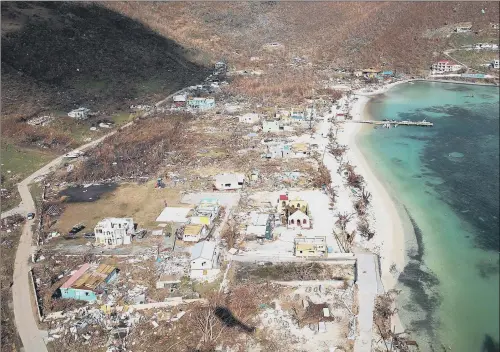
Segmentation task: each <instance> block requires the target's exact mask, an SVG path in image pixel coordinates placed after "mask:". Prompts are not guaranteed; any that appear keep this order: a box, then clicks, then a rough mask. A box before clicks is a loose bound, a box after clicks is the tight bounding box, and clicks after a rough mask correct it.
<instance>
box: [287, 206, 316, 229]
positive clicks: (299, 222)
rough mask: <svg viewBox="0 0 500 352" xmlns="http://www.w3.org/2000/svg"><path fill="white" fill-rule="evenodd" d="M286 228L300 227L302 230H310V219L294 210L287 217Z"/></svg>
mask: <svg viewBox="0 0 500 352" xmlns="http://www.w3.org/2000/svg"><path fill="white" fill-rule="evenodd" d="M288 227H292V228H293V227H300V228H302V229H310V228H311V219H310V218H309V216H307V215H306V214H305V213H303V212H302V211H300V210H296V211H295V212H294V213H293V214H292V215H290V216H289V217H288Z"/></svg>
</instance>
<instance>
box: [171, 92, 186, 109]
mask: <svg viewBox="0 0 500 352" xmlns="http://www.w3.org/2000/svg"><path fill="white" fill-rule="evenodd" d="M173 100H174V105H175V106H176V107H182V106H186V100H187V97H186V95H184V94H179V95H175V96H174V99H173Z"/></svg>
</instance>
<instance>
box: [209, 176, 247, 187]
mask: <svg viewBox="0 0 500 352" xmlns="http://www.w3.org/2000/svg"><path fill="white" fill-rule="evenodd" d="M244 183H245V175H243V174H239V173H235V174H219V175H217V176H215V182H214V188H215V189H218V190H232V189H240V188H243V184H244Z"/></svg>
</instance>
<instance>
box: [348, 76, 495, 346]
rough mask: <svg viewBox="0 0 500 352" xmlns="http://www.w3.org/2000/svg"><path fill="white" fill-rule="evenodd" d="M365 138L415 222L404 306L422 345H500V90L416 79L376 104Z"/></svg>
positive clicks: (402, 284) (366, 149) (403, 281)
mask: <svg viewBox="0 0 500 352" xmlns="http://www.w3.org/2000/svg"><path fill="white" fill-rule="evenodd" d="M367 112H368V113H369V114H370V115H371V118H373V119H379V120H382V119H397V120H415V121H416V120H422V119H424V118H426V119H427V120H428V121H432V122H434V127H432V128H425V127H403V126H399V127H397V128H391V129H385V128H377V129H374V128H366V129H363V130H362V131H361V132H360V133H359V134H358V135H357V137H356V139H357V143H358V145H359V147H360V149H361V151H362V153H363V154H364V155H365V157H366V159H367V160H368V163H369V164H370V166H371V167H372V169H373V171H374V172H375V174H376V175H377V176H378V177H379V178H380V179H381V181H382V182H383V183H384V184H385V186H386V188H388V191H389V193H391V195H392V196H393V198H394V199H395V200H396V202H397V204H398V206H399V208H400V209H401V213H402V214H403V215H404V217H406V219H407V220H408V221H409V223H410V224H411V225H412V226H410V228H413V231H412V232H411V233H409V234H405V241H406V246H407V254H408V262H407V265H406V267H405V268H404V270H402V272H401V273H400V275H399V284H398V287H397V288H398V289H401V290H402V293H401V294H400V295H399V297H398V301H397V303H398V308H399V314H400V316H401V319H402V321H403V324H404V325H405V327H406V328H408V329H409V330H412V331H413V333H412V336H413V337H414V338H415V339H416V340H417V342H418V343H419V345H420V350H421V351H440V352H441V351H443V350H444V349H443V347H444V348H446V350H447V351H450V350H451V351H459V352H461V351H464V352H475V351H498V350H499V348H498V341H499V328H500V327H499V220H498V211H499V90H498V88H497V87H486V86H472V85H463V84H448V83H429V82H415V83H414V84H404V85H400V86H396V87H394V88H393V89H391V90H390V91H389V92H387V93H386V94H384V95H381V96H377V97H375V98H374V99H372V100H371V101H370V102H369V104H368V105H367Z"/></svg>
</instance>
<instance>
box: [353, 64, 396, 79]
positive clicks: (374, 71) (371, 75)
mask: <svg viewBox="0 0 500 352" xmlns="http://www.w3.org/2000/svg"><path fill="white" fill-rule="evenodd" d="M353 74H354V76H355V77H363V78H365V79H377V80H385V79H390V78H392V77H394V76H395V73H394V71H392V70H381V69H378V68H373V67H370V68H367V69H363V70H357V71H354V73H353Z"/></svg>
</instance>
